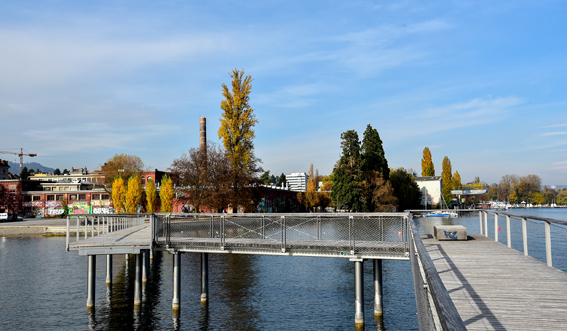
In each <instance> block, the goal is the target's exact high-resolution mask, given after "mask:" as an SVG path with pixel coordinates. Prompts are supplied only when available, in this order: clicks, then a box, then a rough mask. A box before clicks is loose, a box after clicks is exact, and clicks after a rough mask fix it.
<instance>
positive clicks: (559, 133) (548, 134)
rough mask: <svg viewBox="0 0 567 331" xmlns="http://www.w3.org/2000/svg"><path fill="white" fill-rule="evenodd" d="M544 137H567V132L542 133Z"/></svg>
mask: <svg viewBox="0 0 567 331" xmlns="http://www.w3.org/2000/svg"><path fill="white" fill-rule="evenodd" d="M541 135H542V136H564V135H567V131H558V132H546V133H542V134H541Z"/></svg>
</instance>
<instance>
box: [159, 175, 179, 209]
mask: <svg viewBox="0 0 567 331" xmlns="http://www.w3.org/2000/svg"><path fill="white" fill-rule="evenodd" d="M174 193H175V192H174V191H173V182H172V181H171V178H169V176H168V175H163V178H162V179H161V187H160V190H159V197H160V200H161V212H162V213H171V212H172V211H173V195H174Z"/></svg>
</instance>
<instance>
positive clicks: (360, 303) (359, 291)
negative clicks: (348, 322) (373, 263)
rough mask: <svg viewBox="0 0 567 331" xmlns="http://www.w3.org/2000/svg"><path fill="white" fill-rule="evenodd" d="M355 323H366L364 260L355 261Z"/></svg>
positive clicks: (358, 324)
mask: <svg viewBox="0 0 567 331" xmlns="http://www.w3.org/2000/svg"><path fill="white" fill-rule="evenodd" d="M354 324H355V325H356V326H363V325H364V269H363V260H355V261H354Z"/></svg>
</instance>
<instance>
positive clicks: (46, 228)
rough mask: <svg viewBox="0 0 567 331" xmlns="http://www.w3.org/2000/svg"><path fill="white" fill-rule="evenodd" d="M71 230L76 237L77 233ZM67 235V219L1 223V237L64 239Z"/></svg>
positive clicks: (33, 219)
mask: <svg viewBox="0 0 567 331" xmlns="http://www.w3.org/2000/svg"><path fill="white" fill-rule="evenodd" d="M70 230H71V234H73V235H75V234H76V231H73V229H70ZM66 235H67V219H61V218H50V219H38V218H27V219H24V220H21V221H14V222H2V223H0V237H7V238H17V237H64V236H66Z"/></svg>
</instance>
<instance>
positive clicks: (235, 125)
mask: <svg viewBox="0 0 567 331" xmlns="http://www.w3.org/2000/svg"><path fill="white" fill-rule="evenodd" d="M230 77H231V78H232V88H231V89H229V88H228V86H226V85H225V84H222V95H223V97H224V100H222V101H221V109H222V110H223V113H222V115H221V118H220V119H219V120H220V122H221V125H220V128H219V131H218V136H219V139H221V140H222V143H223V145H224V148H225V149H226V151H227V152H228V158H229V160H230V164H231V167H232V190H233V195H232V197H231V200H232V202H233V203H234V207H235V208H236V207H237V205H239V204H242V205H248V204H249V202H250V192H248V191H247V190H246V186H249V185H250V184H251V183H252V181H253V180H252V179H253V176H254V174H255V173H256V172H258V171H260V170H261V169H259V168H258V167H257V165H256V164H257V162H259V160H258V159H256V157H255V155H254V142H253V139H254V138H255V134H254V126H255V125H256V123H258V120H257V119H256V116H255V115H254V109H252V107H250V92H251V90H252V77H251V76H246V77H244V70H242V71H240V70H238V69H234V70H233V71H232V73H230Z"/></svg>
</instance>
